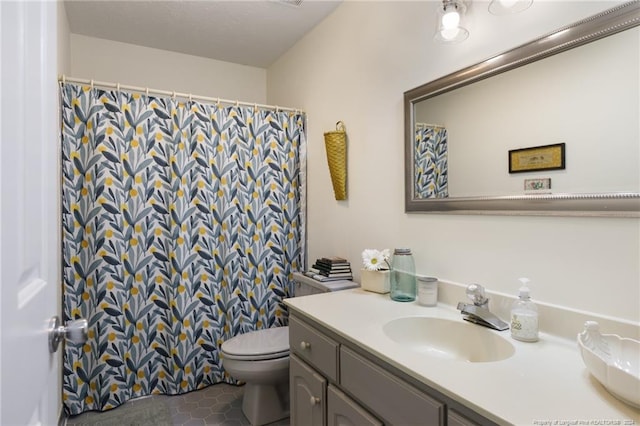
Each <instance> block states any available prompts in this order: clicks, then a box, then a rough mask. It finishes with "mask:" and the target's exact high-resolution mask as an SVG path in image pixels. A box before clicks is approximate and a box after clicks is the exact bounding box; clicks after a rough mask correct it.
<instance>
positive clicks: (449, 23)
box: [434, 0, 469, 44]
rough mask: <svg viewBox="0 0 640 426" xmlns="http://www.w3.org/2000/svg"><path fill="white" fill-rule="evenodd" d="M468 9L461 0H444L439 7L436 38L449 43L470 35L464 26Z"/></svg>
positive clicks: (457, 41)
mask: <svg viewBox="0 0 640 426" xmlns="http://www.w3.org/2000/svg"><path fill="white" fill-rule="evenodd" d="M466 10H467V8H466V7H465V5H464V3H463V2H462V1H461V0H443V1H442V5H441V6H439V7H438V23H437V28H438V29H437V30H436V34H435V36H434V39H436V40H437V41H439V42H441V43H448V44H453V43H460V42H461V41H464V40H466V39H467V38H468V37H469V31H467V29H466V28H465V27H464V26H463V20H464V13H465V11H466Z"/></svg>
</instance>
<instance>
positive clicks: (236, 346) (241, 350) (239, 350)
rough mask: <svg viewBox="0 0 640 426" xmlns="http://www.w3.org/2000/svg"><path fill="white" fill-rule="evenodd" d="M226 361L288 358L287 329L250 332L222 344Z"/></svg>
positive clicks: (279, 328) (277, 328)
mask: <svg viewBox="0 0 640 426" xmlns="http://www.w3.org/2000/svg"><path fill="white" fill-rule="evenodd" d="M221 350H222V353H223V354H224V357H225V358H227V359H233V360H246V361H260V360H268V359H277V358H283V357H286V356H289V327H288V326H285V327H275V328H268V329H265V330H256V331H250V332H248V333H244V334H240V335H238V336H235V337H232V338H231V339H229V340H227V341H226V342H224V343H223V344H222V348H221Z"/></svg>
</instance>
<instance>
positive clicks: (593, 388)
mask: <svg viewBox="0 0 640 426" xmlns="http://www.w3.org/2000/svg"><path fill="white" fill-rule="evenodd" d="M285 303H286V304H287V305H288V306H289V307H290V309H291V310H293V311H295V312H298V313H300V314H302V315H303V316H306V317H309V318H311V319H313V320H315V321H316V322H318V323H319V324H321V325H323V326H325V327H327V328H328V329H330V330H331V331H333V332H334V333H336V334H338V335H340V336H342V337H344V338H345V339H347V340H349V341H351V342H353V343H354V344H355V345H357V346H359V347H361V348H363V349H367V350H369V351H370V352H371V353H372V354H374V355H376V356H377V357H379V358H381V359H382V360H384V361H386V362H388V363H389V364H391V365H393V366H395V367H397V368H398V369H400V370H402V371H403V372H405V373H407V374H409V375H410V376H412V377H414V378H415V379H417V380H419V381H420V382H423V383H425V384H426V385H428V386H430V387H432V388H434V389H436V390H438V391H439V392H441V393H443V394H445V395H447V396H450V397H451V398H453V399H455V400H457V401H459V402H460V403H462V404H464V405H466V406H467V407H469V408H471V409H473V410H474V411H476V412H478V413H479V414H481V415H483V416H485V417H486V418H488V419H491V420H493V421H495V422H497V423H499V424H515V425H545V424H547V425H575V424H577V425H640V410H638V409H634V408H632V407H631V406H629V405H627V404H624V403H622V402H620V401H618V400H617V399H616V398H615V397H613V396H612V395H611V394H609V392H607V390H606V389H605V388H604V387H602V385H600V383H599V382H598V381H597V380H596V379H594V378H593V377H592V376H591V375H590V374H589V372H588V371H587V369H586V367H585V365H584V363H583V362H582V358H581V357H580V353H579V351H578V346H577V344H576V342H575V341H571V340H566V339H562V338H559V337H556V336H553V335H550V334H545V333H541V334H540V340H539V341H538V342H535V343H525V342H519V341H517V340H513V339H511V336H510V334H509V331H508V330H507V331H503V332H498V331H493V330H492V332H495V333H498V334H499V335H501V336H503V337H505V338H506V339H508V340H509V341H510V342H511V343H512V344H513V345H514V347H515V354H514V355H513V356H512V357H510V358H508V359H506V360H503V361H498V362H486V363H471V362H463V361H457V360H447V359H441V358H436V357H432V356H429V355H428V354H424V353H418V352H413V351H411V350H409V349H406V348H403V347H402V346H401V345H400V344H398V343H396V342H394V341H393V340H391V339H390V338H389V337H387V336H386V335H385V334H384V333H383V331H382V326H383V325H384V324H385V323H387V322H388V321H390V320H393V319H395V318H400V317H407V316H428V317H436V318H446V319H452V320H456V321H460V322H464V323H466V322H465V321H463V320H462V315H461V314H460V312H459V311H457V310H456V309H455V308H454V307H452V306H449V305H444V304H438V306H437V307H424V306H420V305H418V304H417V303H415V302H412V303H400V302H394V301H392V300H391V299H390V298H389V295H388V294H386V295H381V294H377V293H371V292H367V291H364V290H362V289H353V290H345V291H340V292H335V293H324V294H317V295H313V296H304V297H296V298H292V299H286V300H285ZM470 325H471V324H470ZM473 326H474V327H480V326H476V325H473ZM579 331H580V330H576V334H577V333H578V332H579Z"/></svg>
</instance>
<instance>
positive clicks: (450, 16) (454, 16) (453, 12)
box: [442, 6, 460, 30]
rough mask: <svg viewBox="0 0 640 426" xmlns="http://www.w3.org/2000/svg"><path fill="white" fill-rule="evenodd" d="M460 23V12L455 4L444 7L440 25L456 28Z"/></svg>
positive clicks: (449, 28)
mask: <svg viewBox="0 0 640 426" xmlns="http://www.w3.org/2000/svg"><path fill="white" fill-rule="evenodd" d="M459 24H460V14H459V13H458V10H457V9H456V7H455V6H453V7H447V8H446V9H445V12H444V15H442V26H443V27H444V28H445V29H447V30H451V29H455V28H458V25H459Z"/></svg>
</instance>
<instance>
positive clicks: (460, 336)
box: [382, 317, 515, 362]
mask: <svg viewBox="0 0 640 426" xmlns="http://www.w3.org/2000/svg"><path fill="white" fill-rule="evenodd" d="M382 330H383V332H384V334H386V335H387V337H389V338H390V339H391V340H393V341H394V342H396V343H399V344H401V345H402V346H404V347H406V348H407V349H410V350H412V351H416V352H420V353H424V354H428V355H432V356H436V357H439V358H444V359H452V360H458V361H466V362H495V361H502V360H504V359H507V358H509V357H511V356H512V355H513V354H514V352H515V348H514V347H513V345H512V344H511V342H509V341H508V340H507V339H505V338H503V337H502V336H499V335H498V334H496V333H494V332H492V331H490V330H489V329H486V328H484V327H482V326H479V325H472V324H467V323H462V322H457V321H451V320H446V319H441V318H431V317H404V318H398V319H395V320H392V321H389V322H388V323H386V324H385V325H384V326H382Z"/></svg>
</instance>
